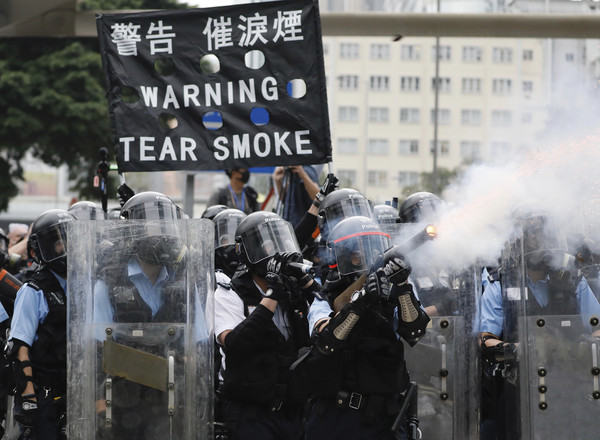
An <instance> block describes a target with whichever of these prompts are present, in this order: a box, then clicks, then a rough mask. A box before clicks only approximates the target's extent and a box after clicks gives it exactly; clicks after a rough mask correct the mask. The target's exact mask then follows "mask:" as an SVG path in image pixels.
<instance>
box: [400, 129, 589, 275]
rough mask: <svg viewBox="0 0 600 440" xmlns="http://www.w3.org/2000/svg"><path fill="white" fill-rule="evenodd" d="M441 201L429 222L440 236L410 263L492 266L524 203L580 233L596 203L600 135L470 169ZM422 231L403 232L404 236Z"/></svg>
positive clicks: (569, 231)
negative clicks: (441, 209)
mask: <svg viewBox="0 0 600 440" xmlns="http://www.w3.org/2000/svg"><path fill="white" fill-rule="evenodd" d="M442 198H443V199H444V201H445V202H446V203H447V204H448V207H447V210H446V211H445V212H442V213H441V215H440V217H439V218H438V219H437V220H435V221H434V222H433V223H434V224H436V226H437V228H438V237H437V238H436V239H435V240H433V241H432V242H430V243H427V244H426V245H424V246H422V247H420V248H418V249H417V250H415V251H414V252H412V253H411V254H410V260H411V262H412V263H413V265H415V264H416V265H432V264H434V265H435V266H437V267H440V268H446V269H448V270H453V271H454V270H460V269H465V268H467V267H469V266H471V265H474V264H477V265H496V264H497V261H498V258H499V257H500V253H501V251H502V248H503V246H504V245H505V243H506V242H507V240H508V239H509V238H510V237H511V234H512V233H513V230H514V225H515V218H514V217H515V215H516V214H515V212H516V210H517V208H518V207H522V206H523V205H525V208H527V207H530V208H533V207H534V206H532V205H533V204H534V203H535V209H536V210H540V211H542V212H544V213H546V214H549V215H550V216H551V217H553V218H554V219H556V221H557V222H558V224H559V225H560V227H561V228H562V229H563V230H564V232H565V233H566V234H572V233H581V232H583V231H582V219H581V213H582V209H584V208H585V207H586V206H587V204H589V203H592V201H593V200H594V199H600V135H598V134H594V135H590V136H588V137H585V138H583V139H581V140H577V141H572V142H568V143H567V142H565V143H561V144H556V145H554V146H550V147H548V146H546V147H545V148H543V149H541V148H540V149H538V150H536V151H531V152H527V153H525V154H524V155H522V156H520V157H515V158H514V159H513V160H512V161H510V162H507V163H504V164H479V165H473V166H471V167H470V168H469V169H467V171H466V172H465V173H464V174H463V176H462V178H461V179H460V180H459V181H458V182H457V183H455V184H453V185H451V186H450V187H448V188H447V189H446V191H445V192H444V193H443V194H442ZM527 205H529V206H527ZM422 228H423V225H419V226H415V227H414V228H411V229H408V230H405V231H404V234H403V237H404V238H406V236H410V235H411V234H414V233H416V232H417V231H418V230H419V229H422Z"/></svg>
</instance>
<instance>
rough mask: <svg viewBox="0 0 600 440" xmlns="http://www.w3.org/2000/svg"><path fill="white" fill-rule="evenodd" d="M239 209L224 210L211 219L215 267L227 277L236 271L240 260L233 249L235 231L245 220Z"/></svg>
mask: <svg viewBox="0 0 600 440" xmlns="http://www.w3.org/2000/svg"><path fill="white" fill-rule="evenodd" d="M246 217H247V215H246V213H245V212H243V211H240V210H239V209H225V210H223V211H221V212H219V213H218V214H217V215H215V216H214V218H213V219H212V220H213V222H214V224H215V267H216V268H217V269H221V270H222V271H223V272H225V274H226V275H227V276H229V277H232V276H233V274H234V273H235V271H236V270H237V267H238V264H239V262H240V258H239V256H238V254H237V252H236V249H235V247H236V246H235V231H236V229H237V227H238V226H239V224H240V223H241V221H242V220H243V219H244V218H246Z"/></svg>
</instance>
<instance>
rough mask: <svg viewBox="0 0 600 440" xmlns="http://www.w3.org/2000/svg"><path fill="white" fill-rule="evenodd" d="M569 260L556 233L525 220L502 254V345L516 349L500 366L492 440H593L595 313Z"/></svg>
mask: <svg viewBox="0 0 600 440" xmlns="http://www.w3.org/2000/svg"><path fill="white" fill-rule="evenodd" d="M535 221H538V220H535ZM532 227H533V228H534V229H535V230H534V231H533V230H532ZM573 260H574V258H573V256H572V255H570V254H569V252H568V251H567V242H566V237H565V236H564V235H563V234H562V233H561V232H560V230H559V229H558V228H556V226H555V225H552V224H551V223H549V222H547V221H544V224H543V225H542V224H538V225H534V220H532V219H531V218H529V219H526V220H525V221H523V223H522V224H521V229H520V230H519V232H518V234H517V235H516V237H515V238H514V239H513V240H512V241H511V242H510V243H509V244H508V245H507V247H506V249H505V250H504V252H503V257H502V281H501V283H502V295H503V296H502V297H503V310H504V329H503V339H504V340H505V341H506V342H511V343H515V344H516V346H517V347H518V348H517V350H516V353H515V355H514V356H512V357H509V358H507V359H506V361H505V362H504V363H503V365H502V391H501V394H500V397H499V399H498V405H499V409H500V411H499V412H498V414H500V415H501V418H500V419H499V420H497V425H498V428H499V430H500V435H499V437H498V438H510V439H527V440H529V439H531V440H535V439H539V440H542V439H548V438H561V437H562V438H577V439H579V438H595V437H597V432H598V429H597V418H598V416H599V415H600V388H599V383H598V375H599V374H600V369H599V365H598V354H599V353H598V350H599V347H600V342H598V341H597V340H596V339H595V338H593V337H592V333H593V332H594V331H598V330H600V326H598V318H599V317H600V313H599V312H600V305H599V304H598V301H597V299H596V298H595V296H594V295H593V293H592V292H591V290H590V289H589V286H588V284H587V282H586V281H585V278H583V277H581V275H580V274H579V273H578V272H577V270H576V268H575V265H574V264H573Z"/></svg>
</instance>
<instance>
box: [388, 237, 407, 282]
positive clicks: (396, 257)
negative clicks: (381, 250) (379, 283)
mask: <svg viewBox="0 0 600 440" xmlns="http://www.w3.org/2000/svg"><path fill="white" fill-rule="evenodd" d="M411 271H412V268H411V267H410V264H409V262H408V259H407V258H406V257H405V256H404V255H403V254H402V252H400V249H399V248H398V246H394V247H393V248H391V249H389V250H387V251H386V252H385V254H384V258H383V272H384V273H385V275H386V276H387V277H388V280H389V282H390V283H392V284H396V285H401V284H404V283H406V281H407V280H408V277H409V275H410V273H411Z"/></svg>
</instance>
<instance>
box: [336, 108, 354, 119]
mask: <svg viewBox="0 0 600 440" xmlns="http://www.w3.org/2000/svg"><path fill="white" fill-rule="evenodd" d="M338 120H339V121H340V122H357V121H358V107H350V106H340V107H339V108H338Z"/></svg>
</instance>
